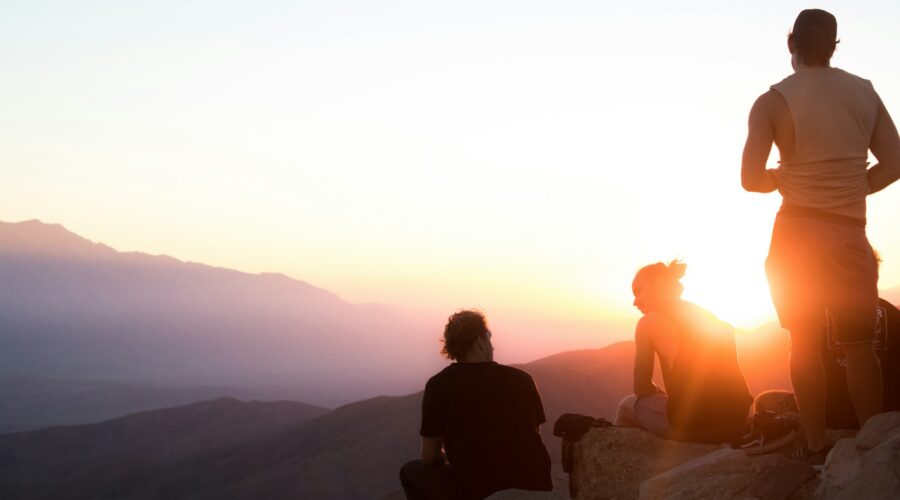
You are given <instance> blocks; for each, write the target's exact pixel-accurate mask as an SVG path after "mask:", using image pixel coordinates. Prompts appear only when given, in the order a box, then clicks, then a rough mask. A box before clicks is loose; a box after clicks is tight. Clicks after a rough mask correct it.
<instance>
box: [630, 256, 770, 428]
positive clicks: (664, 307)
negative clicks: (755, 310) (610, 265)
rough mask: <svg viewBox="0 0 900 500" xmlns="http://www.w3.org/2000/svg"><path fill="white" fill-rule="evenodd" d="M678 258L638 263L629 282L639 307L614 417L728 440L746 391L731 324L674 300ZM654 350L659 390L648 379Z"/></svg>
mask: <svg viewBox="0 0 900 500" xmlns="http://www.w3.org/2000/svg"><path fill="white" fill-rule="evenodd" d="M685 267H686V266H685V265H684V264H682V263H680V262H677V261H675V262H672V263H670V264H669V265H665V264H663V263H657V264H653V265H650V266H646V267H644V268H642V269H641V270H640V271H639V272H638V273H637V275H636V276H635V279H634V282H633V284H632V289H633V292H634V295H635V300H634V304H635V306H636V307H638V309H640V310H641V312H642V313H644V317H643V318H641V320H640V321H639V322H638V325H637V328H636V329H635V360H634V363H635V365H634V395H632V396H629V397H627V398H625V399H624V400H623V401H622V402H621V403H620V405H619V412H618V414H617V416H616V424H617V425H632V426H637V427H642V428H645V429H647V430H649V431H651V432H653V433H655V434H658V435H660V436H662V437H666V438H671V439H681V440H688V441H708V442H723V441H731V440H733V439H735V438H736V437H737V436H739V435H740V434H741V432H742V431H743V430H744V426H745V424H746V419H747V414H748V412H749V408H750V404H751V403H752V401H753V398H752V397H751V396H750V391H749V390H748V389H747V383H746V382H745V381H744V377H743V375H742V374H741V372H740V368H739V367H738V364H737V351H736V348H735V342H734V333H733V329H732V328H731V325H729V324H727V323H725V322H723V321H721V320H719V319H718V318H716V317H715V316H714V315H713V314H712V313H710V312H709V311H707V310H705V309H703V308H701V307H699V306H697V305H695V304H692V303H690V302H687V301H684V300H681V292H682V289H683V287H682V285H681V283H680V281H679V280H680V278H681V277H682V276H683V275H684V269H685ZM655 357H658V358H659V363H660V367H661V369H662V374H663V381H664V383H665V387H666V392H663V391H661V390H659V388H657V387H656V385H655V384H653V382H652V378H653V367H654V358H655Z"/></svg>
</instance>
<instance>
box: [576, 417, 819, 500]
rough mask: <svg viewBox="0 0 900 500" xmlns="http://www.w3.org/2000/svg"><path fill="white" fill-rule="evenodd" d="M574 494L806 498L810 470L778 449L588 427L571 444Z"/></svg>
mask: <svg viewBox="0 0 900 500" xmlns="http://www.w3.org/2000/svg"><path fill="white" fill-rule="evenodd" d="M574 451H575V453H574V457H573V458H574V460H573V462H574V465H573V470H572V473H571V478H570V479H571V489H572V492H573V496H574V497H575V498H578V499H638V498H639V499H641V500H655V499H667V500H669V499H694V498H757V499H761V500H788V499H790V500H810V499H812V498H813V492H814V491H815V488H816V487H817V486H818V479H817V478H816V470H815V469H814V468H813V467H810V466H809V465H807V464H804V463H801V462H797V461H794V460H790V459H789V458H786V457H785V456H782V455H779V454H771V455H761V456H756V457H747V456H746V455H745V454H744V453H743V452H742V451H739V450H733V449H730V448H727V447H725V448H723V447H721V446H718V445H709V444H698V443H683V442H676V441H667V440H664V439H661V438H659V437H657V436H655V435H653V434H650V433H648V432H646V431H643V430H640V429H631V428H618V427H616V428H606V429H594V430H592V431H591V432H590V433H588V434H587V435H586V436H585V437H584V438H582V440H581V441H579V442H578V443H576V445H575V447H574Z"/></svg>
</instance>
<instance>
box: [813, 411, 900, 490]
mask: <svg viewBox="0 0 900 500" xmlns="http://www.w3.org/2000/svg"><path fill="white" fill-rule="evenodd" d="M816 494H817V497H818V498H827V499H832V498H833V499H836V500H844V499H857V498H865V499H879V498H885V499H887V498H891V499H896V498H900V412H896V411H895V412H889V413H882V414H881V415H876V416H874V417H872V418H871V419H870V420H869V421H868V422H866V425H865V426H863V428H862V429H861V430H860V431H859V434H857V435H856V437H855V438H848V439H841V440H840V441H838V442H837V443H835V445H834V448H833V449H832V450H831V453H829V454H828V459H827V460H826V461H825V470H824V472H823V473H822V484H821V485H820V486H819V489H818V491H817V492H816Z"/></svg>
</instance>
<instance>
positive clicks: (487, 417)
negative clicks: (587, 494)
mask: <svg viewBox="0 0 900 500" xmlns="http://www.w3.org/2000/svg"><path fill="white" fill-rule="evenodd" d="M442 354H444V355H445V356H446V357H447V358H448V359H451V360H454V361H456V362H455V363H453V364H451V365H450V366H448V367H447V368H444V369H443V370H441V372H440V373H438V374H437V375H435V376H433V377H431V378H430V379H429V380H428V383H427V384H426V385H425V394H424V396H423V399H422V427H421V429H420V431H419V434H420V435H421V436H422V459H421V460H413V461H411V462H409V463H407V464H406V465H404V466H403V468H402V469H401V471H400V481H401V483H402V484H403V489H404V491H405V492H406V497H407V498H409V499H443V498H450V499H454V500H455V499H466V500H468V499H482V498H484V497H486V496H488V495H490V494H491V493H494V492H496V491H500V490H505V489H510V488H518V489H526V490H547V491H549V490H552V489H553V483H552V482H551V480H550V457H549V456H548V454H547V449H546V448H545V447H544V443H543V441H542V440H541V435H540V425H541V424H542V423H544V422H545V421H546V418H545V417H544V408H543V405H542V404H541V397H540V395H539V394H538V391H537V387H536V386H535V384H534V381H533V380H532V379H531V376H530V375H528V374H527V373H525V372H523V371H522V370H519V369H517V368H512V367H510V366H504V365H500V364H497V363H495V362H494V347H493V345H492V343H491V331H490V330H489V329H488V327H487V322H486V320H485V318H484V315H483V314H481V313H480V312H477V311H460V312H458V313H456V314H454V315H452V316H450V318H449V320H448V322H447V325H446V327H445V328H444V348H443V350H442ZM445 452H446V453H445Z"/></svg>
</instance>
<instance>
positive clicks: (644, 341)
mask: <svg viewBox="0 0 900 500" xmlns="http://www.w3.org/2000/svg"><path fill="white" fill-rule="evenodd" d="M652 328H653V319H652V318H651V317H648V316H644V317H643V318H641V320H640V321H638V324H637V327H636V328H635V330H634V385H633V390H634V394H635V396H637V397H639V398H642V397H644V396H649V395H651V394H656V393H657V392H659V389H658V388H657V387H656V384H654V383H653V356H654V354H655V351H654V350H653V342H652V340H651V338H652V332H651V331H650V330H651V329H652Z"/></svg>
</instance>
